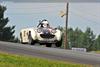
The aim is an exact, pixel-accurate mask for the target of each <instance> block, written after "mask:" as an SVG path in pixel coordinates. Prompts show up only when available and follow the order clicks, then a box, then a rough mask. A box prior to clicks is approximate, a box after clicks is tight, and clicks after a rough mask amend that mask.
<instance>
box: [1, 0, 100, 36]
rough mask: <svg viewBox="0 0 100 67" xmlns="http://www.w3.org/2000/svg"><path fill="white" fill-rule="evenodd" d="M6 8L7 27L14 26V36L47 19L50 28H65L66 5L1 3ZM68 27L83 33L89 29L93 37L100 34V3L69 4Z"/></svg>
mask: <svg viewBox="0 0 100 67" xmlns="http://www.w3.org/2000/svg"><path fill="white" fill-rule="evenodd" d="M1 4H3V5H4V6H6V7H7V10H6V12H5V17H9V20H10V21H9V23H8V26H12V25H16V27H15V30H16V32H15V35H16V36H18V37H19V32H20V30H21V29H23V28H27V27H36V26H37V25H38V23H39V22H38V21H39V20H42V19H47V20H48V21H49V23H50V25H51V26H52V27H57V26H62V27H65V16H64V17H63V18H62V17H60V15H59V13H60V11H64V12H65V10H66V3H33V2H7V1H5V2H2V3H1ZM68 27H72V28H74V29H75V28H76V27H78V28H80V29H82V30H83V31H85V30H86V28H87V27H90V28H91V29H92V30H93V32H94V34H95V35H98V34H100V30H99V29H100V3H95V2H94V3H86V2H85V3H69V15H68Z"/></svg>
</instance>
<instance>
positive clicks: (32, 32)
mask: <svg viewBox="0 0 100 67" xmlns="http://www.w3.org/2000/svg"><path fill="white" fill-rule="evenodd" d="M20 41H21V43H29V44H33V45H34V44H35V43H39V44H41V45H46V46H47V47H51V45H52V44H55V45H56V46H57V47H60V46H61V45H62V32H61V31H60V30H59V29H57V28H51V27H45V28H43V27H38V28H27V29H22V30H21V32H20Z"/></svg>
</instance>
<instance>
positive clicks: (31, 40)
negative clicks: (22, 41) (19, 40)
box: [28, 35, 35, 45]
mask: <svg viewBox="0 0 100 67" xmlns="http://www.w3.org/2000/svg"><path fill="white" fill-rule="evenodd" d="M28 39H29V42H28V44H30V45H34V44H35V41H34V40H33V39H32V37H31V35H29V36H28Z"/></svg>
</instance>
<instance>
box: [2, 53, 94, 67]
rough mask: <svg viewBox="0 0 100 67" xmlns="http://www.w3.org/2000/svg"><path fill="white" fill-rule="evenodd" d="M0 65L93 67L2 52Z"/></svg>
mask: <svg viewBox="0 0 100 67" xmlns="http://www.w3.org/2000/svg"><path fill="white" fill-rule="evenodd" d="M0 67H92V66H91V65H85V64H75V63H70V62H63V61H56V60H48V59H43V58H37V57H30V56H19V55H13V54H7V53H3V52H0Z"/></svg>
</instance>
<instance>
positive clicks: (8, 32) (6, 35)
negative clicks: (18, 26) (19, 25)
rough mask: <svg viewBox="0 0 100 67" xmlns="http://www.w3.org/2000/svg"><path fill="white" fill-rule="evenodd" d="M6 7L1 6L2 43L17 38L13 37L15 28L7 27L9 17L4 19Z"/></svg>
mask: <svg viewBox="0 0 100 67" xmlns="http://www.w3.org/2000/svg"><path fill="white" fill-rule="evenodd" d="M5 11H6V7H5V6H1V5H0V40H1V41H13V40H14V38H15V36H14V35H13V34H14V32H15V30H14V28H15V26H12V27H10V26H9V27H8V26H6V25H7V23H8V22H9V19H8V17H7V18H4V12H5Z"/></svg>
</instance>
